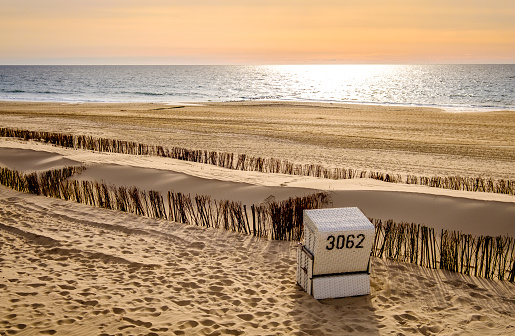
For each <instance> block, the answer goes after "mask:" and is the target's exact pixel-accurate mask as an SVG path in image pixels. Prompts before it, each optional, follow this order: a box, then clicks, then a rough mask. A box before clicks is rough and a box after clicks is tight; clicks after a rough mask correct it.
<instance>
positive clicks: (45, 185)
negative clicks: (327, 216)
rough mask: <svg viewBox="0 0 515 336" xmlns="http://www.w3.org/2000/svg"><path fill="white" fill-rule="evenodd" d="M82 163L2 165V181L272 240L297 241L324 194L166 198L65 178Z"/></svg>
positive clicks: (30, 190)
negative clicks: (247, 200) (250, 200)
mask: <svg viewBox="0 0 515 336" xmlns="http://www.w3.org/2000/svg"><path fill="white" fill-rule="evenodd" d="M82 169H83V168H82V167H66V168H63V169H57V170H51V171H47V172H42V173H31V174H23V173H20V172H18V171H15V170H10V169H7V168H0V183H1V184H3V185H5V186H7V187H10V188H11V189H14V190H17V191H22V192H27V193H31V194H35V195H43V196H48V197H54V198H61V199H64V200H69V201H74V202H77V203H82V204H87V205H91V206H95V207H100V208H104V209H111V210H119V211H124V212H129V213H133V214H136V215H140V216H146V217H150V218H157V219H167V220H170V221H175V222H179V223H186V224H191V225H196V226H204V227H212V228H217V229H218V228H221V229H225V230H230V231H235V232H240V233H244V234H247V235H252V236H257V237H263V238H269V239H272V240H300V239H301V237H302V234H303V211H304V210H305V209H315V208H320V207H322V206H324V205H326V204H327V203H328V196H327V194H325V193H322V192H318V193H314V194H311V195H307V196H302V197H291V198H289V199H287V200H284V201H274V200H272V201H268V202H266V203H262V204H257V205H254V204H253V205H251V207H250V214H251V215H250V216H249V210H248V209H247V206H246V205H244V204H242V203H241V202H235V201H229V200H221V201H218V200H213V199H211V197H210V196H205V195H195V196H193V197H192V196H190V195H189V194H184V193H180V192H173V191H169V192H168V194H167V198H166V199H164V198H163V196H162V194H161V193H160V192H158V191H155V190H150V191H148V192H147V191H145V190H139V189H138V188H136V187H124V186H121V187H116V186H114V185H107V184H106V183H105V182H100V183H99V182H97V181H78V180H74V179H69V178H70V177H71V176H73V174H75V173H76V172H80V171H81V170H82Z"/></svg>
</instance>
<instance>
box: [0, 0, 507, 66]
mask: <svg viewBox="0 0 515 336" xmlns="http://www.w3.org/2000/svg"><path fill="white" fill-rule="evenodd" d="M326 63H329V64H332V63H515V1H513V0H488V1H485V0H482V1H478V0H467V1H461V0H460V1H457V0H390V1H384V0H309V1H308V0H295V1H293V0H275V1H271V0H220V1H217V0H211V1H208V0H142V1H140V0H89V1H88V0H81V1H71V0H45V1H42V0H0V64H326Z"/></svg>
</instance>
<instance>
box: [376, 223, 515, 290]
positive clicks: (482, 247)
mask: <svg viewBox="0 0 515 336" xmlns="http://www.w3.org/2000/svg"><path fill="white" fill-rule="evenodd" d="M371 221H372V223H373V224H374V226H375V240H374V244H373V247H372V255H373V256H375V257H378V258H385V259H390V260H394V261H401V262H408V263H413V264H417V265H420V266H423V267H428V268H433V269H444V270H449V271H453V272H458V273H462V274H467V275H473V276H477V277H484V278H487V279H498V280H504V281H510V282H515V239H514V238H513V237H508V236H497V237H491V236H473V235H470V234H463V233H461V232H457V231H451V230H442V231H441V232H440V233H439V234H437V233H435V230H434V229H433V228H429V227H426V226H423V225H420V224H414V223H395V222H394V221H392V220H387V221H384V222H383V221H381V220H379V219H371Z"/></svg>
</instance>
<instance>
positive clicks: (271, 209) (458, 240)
mask: <svg viewBox="0 0 515 336" xmlns="http://www.w3.org/2000/svg"><path fill="white" fill-rule="evenodd" d="M82 169H83V168H82V167H66V168H63V169H57V170H51V171H46V172H41V173H31V174H23V173H20V172H18V171H15V170H10V169H7V168H0V183H1V184H3V185H5V186H7V187H10V188H12V189H15V190H18V191H22V192H27V193H31V194H35V195H44V196H48V197H54V198H61V199H64V200H69V201H75V202H77V203H82V204H87V205H91V206H96V207H101V208H105V209H112V210H119V211H124V212H128V213H133V214H136V215H140V216H147V217H150V218H158V219H165V220H170V221H175V222H179V223H186V224H190V225H196V226H203V227H212V228H220V229H225V230H230V231H235V232H239V233H243V234H247V235H252V236H256V237H263V238H268V239H272V240H289V241H300V240H301V239H302V238H303V231H304V228H303V211H304V210H305V209H316V208H321V207H324V206H326V205H327V204H328V202H329V200H328V195H327V194H325V193H315V194H312V195H307V196H304V197H292V198H289V199H287V200H284V201H280V202H277V201H274V200H271V201H267V202H264V203H262V204H258V205H251V207H250V208H251V209H250V213H251V216H249V211H248V209H247V207H246V205H242V203H241V202H234V201H229V200H222V201H218V200H212V199H211V197H210V196H205V195H204V196H203V195H195V196H194V197H191V196H190V195H188V194H184V193H179V192H173V191H169V192H168V193H167V198H166V199H164V198H163V196H162V194H161V193H160V192H158V191H154V190H151V191H148V192H147V191H144V190H139V189H138V188H136V187H123V186H122V187H116V186H113V185H107V184H106V183H105V182H101V183H99V182H97V181H78V180H74V179H70V177H72V176H73V175H74V174H75V173H77V172H80V171H81V170H82ZM370 220H371V222H372V223H373V224H374V227H375V237H374V243H373V247H372V251H371V255H372V256H375V257H378V258H385V259H390V260H395V261H400V262H407V263H413V264H417V265H420V266H423V267H429V268H434V269H436V268H440V269H445V270H449V271H453V272H459V273H463V274H467V275H474V276H478V277H484V278H488V279H499V280H505V281H510V282H515V239H513V238H512V237H507V236H497V237H491V236H473V235H466V234H462V233H460V232H457V231H450V230H442V231H441V233H440V234H439V235H438V234H437V233H436V232H435V230H434V229H433V228H429V227H426V226H422V225H419V224H414V223H395V222H394V221H392V220H388V221H384V222H383V221H381V220H379V219H370Z"/></svg>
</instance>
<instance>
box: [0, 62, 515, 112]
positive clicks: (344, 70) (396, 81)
mask: <svg viewBox="0 0 515 336" xmlns="http://www.w3.org/2000/svg"><path fill="white" fill-rule="evenodd" d="M0 100H2V101H41V102H65V103H82V102H154V103H169V104H177V103H200V102H229V101H247V100H276V101H308V102H333V103H356V104H374V105H402V106H429V107H437V108H442V109H445V110H449V111H493V110H513V111H515V64H504V65H503V64H478V65H472V64H467V65H456V64H453V65H364V64H363V65H248V66H245V65H233V66H231V65H205V66H202V65H156V66H153V65H119V66H118V65H75V66H69V65H66V66H65V65H62V66H60V65H45V66H41V65H1V66H0Z"/></svg>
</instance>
